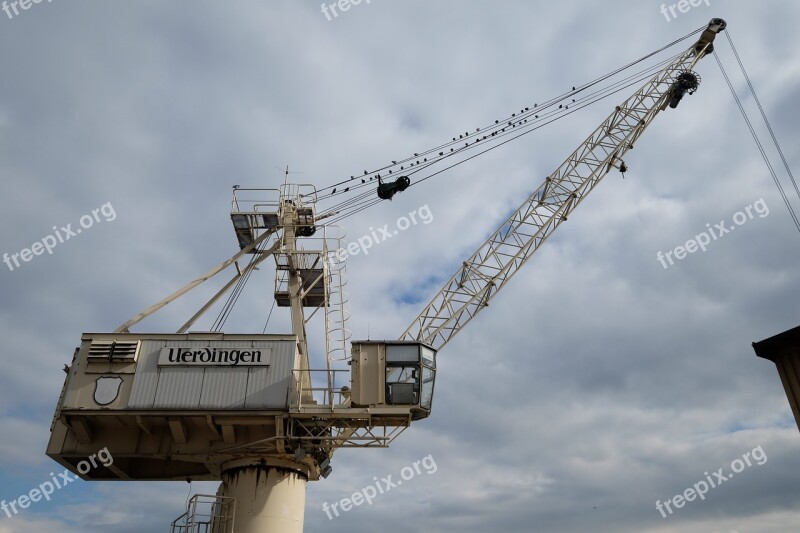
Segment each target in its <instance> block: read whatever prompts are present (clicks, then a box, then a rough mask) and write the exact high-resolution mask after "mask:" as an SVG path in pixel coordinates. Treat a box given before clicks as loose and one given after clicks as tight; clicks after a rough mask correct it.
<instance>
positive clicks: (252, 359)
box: [158, 346, 270, 366]
mask: <svg viewBox="0 0 800 533" xmlns="http://www.w3.org/2000/svg"><path fill="white" fill-rule="evenodd" d="M269 356H270V350H269V348H259V349H258V350H255V349H252V348H251V349H242V348H220V347H217V346H208V347H204V348H198V347H192V348H161V353H160V354H159V356H158V366H269Z"/></svg>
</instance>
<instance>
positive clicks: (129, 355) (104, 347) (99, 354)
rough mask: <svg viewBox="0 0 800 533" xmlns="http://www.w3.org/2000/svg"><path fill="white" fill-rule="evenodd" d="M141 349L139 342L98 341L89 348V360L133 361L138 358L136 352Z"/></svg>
mask: <svg viewBox="0 0 800 533" xmlns="http://www.w3.org/2000/svg"><path fill="white" fill-rule="evenodd" d="M138 349H139V341H133V342H117V341H97V342H93V343H92V345H91V346H90V347H89V359H95V360H96V359H106V360H114V361H119V360H125V359H130V360H133V359H135V358H136V351H137V350H138Z"/></svg>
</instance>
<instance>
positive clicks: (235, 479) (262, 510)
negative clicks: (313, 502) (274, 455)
mask: <svg viewBox="0 0 800 533" xmlns="http://www.w3.org/2000/svg"><path fill="white" fill-rule="evenodd" d="M307 481H308V479H307V477H306V475H305V474H304V473H303V472H302V471H301V470H300V469H293V468H291V467H287V466H269V465H264V464H249V465H240V466H232V467H230V468H226V469H225V470H223V473H222V484H221V485H220V487H219V490H218V491H217V495H218V496H225V497H229V498H235V499H236V510H235V512H234V520H233V529H232V530H229V529H228V528H226V529H225V531H219V532H218V531H216V529H215V530H214V533H303V518H304V512H305V504H306V483H307Z"/></svg>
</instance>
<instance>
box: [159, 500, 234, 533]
mask: <svg viewBox="0 0 800 533" xmlns="http://www.w3.org/2000/svg"><path fill="white" fill-rule="evenodd" d="M235 514H236V499H235V498H230V497H227V496H212V495H210V494H195V495H194V496H192V498H191V499H190V500H189V504H188V505H187V507H186V512H185V513H183V514H182V515H181V516H179V517H178V518H176V519H175V520H173V521H172V524H171V526H172V528H171V529H170V532H171V533H233V518H234V515H235Z"/></svg>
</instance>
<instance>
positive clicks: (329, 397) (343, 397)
mask: <svg viewBox="0 0 800 533" xmlns="http://www.w3.org/2000/svg"><path fill="white" fill-rule="evenodd" d="M292 372H293V375H294V379H293V383H294V385H293V386H292V389H291V390H290V392H289V394H290V398H289V404H290V405H291V406H292V407H297V408H299V409H302V408H303V407H328V408H330V409H333V408H334V407H344V406H349V401H348V400H349V399H350V391H349V387H350V370H349V369H348V370H330V371H329V370H314V369H309V370H302V369H295V370H293V371H292ZM337 378H338V379H337ZM315 380H316V381H318V382H320V381H323V380H324V382H325V384H326V385H325V386H320V387H315V386H314V385H313V384H314V381H315ZM303 383H311V386H304V385H303ZM343 386H346V387H348V389H347V390H344V391H343V390H342V387H343Z"/></svg>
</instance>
